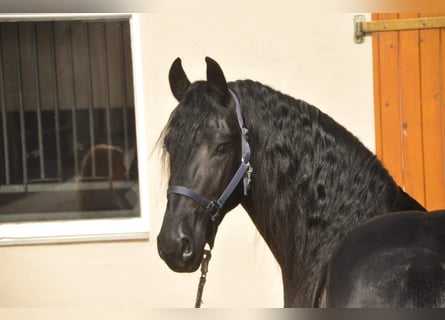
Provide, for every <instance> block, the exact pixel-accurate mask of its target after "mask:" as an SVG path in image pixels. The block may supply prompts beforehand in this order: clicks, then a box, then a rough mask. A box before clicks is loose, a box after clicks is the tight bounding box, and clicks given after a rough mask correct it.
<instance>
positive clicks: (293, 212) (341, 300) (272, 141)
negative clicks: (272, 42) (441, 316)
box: [158, 58, 445, 307]
mask: <svg viewBox="0 0 445 320" xmlns="http://www.w3.org/2000/svg"><path fill="white" fill-rule="evenodd" d="M206 62H207V81H197V82H194V83H190V81H189V80H188V79H187V76H186V75H185V72H184V70H183V68H182V66H181V61H180V59H179V58H178V59H176V61H175V62H174V63H173V65H172V67H171V69H170V73H169V79H170V86H171V89H172V92H173V94H174V96H175V97H176V98H177V100H178V101H179V105H178V106H177V108H176V109H175V110H174V111H173V112H172V114H171V117H170V120H169V123H168V124H167V126H166V128H165V129H164V131H163V134H162V135H161V138H162V139H163V142H164V148H165V151H166V155H167V156H168V159H169V165H170V178H169V189H168V203H167V208H166V213H165V216H164V221H163V224H162V228H161V231H160V234H159V236H158V250H159V254H160V256H161V257H162V258H163V259H164V260H165V262H166V263H167V264H168V266H169V267H170V268H171V269H172V270H174V271H177V272H193V271H195V270H197V268H198V267H199V265H200V262H201V259H202V255H203V248H204V247H205V244H206V243H209V244H210V245H212V244H213V241H214V237H215V233H216V228H217V226H218V224H219V223H220V221H221V219H222V218H223V217H224V215H225V214H226V213H227V212H228V211H230V210H231V209H232V208H234V207H235V206H237V205H238V204H241V205H242V206H243V207H244V209H245V210H246V211H247V213H248V214H249V216H250V218H251V219H252V221H253V223H254V224H255V226H256V227H257V229H258V230H259V232H260V233H261V235H262V237H263V238H264V239H265V241H266V243H267V244H268V246H269V247H270V249H271V251H272V253H273V255H274V256H275V258H276V260H277V261H278V263H279V264H280V266H281V270H282V278H283V287H284V306H285V307H310V306H368V307H370V306H400V307H404V306H427V305H435V306H442V305H444V301H445V282H444V281H443V279H444V275H445V273H444V270H443V267H442V265H444V263H445V218H444V216H445V211H442V212H438V213H434V214H433V213H431V214H425V213H424V211H425V209H424V208H423V207H422V206H421V205H420V204H419V203H418V202H417V201H416V200H414V199H413V198H411V197H410V196H409V195H408V194H406V193H405V192H404V191H403V190H402V189H400V188H399V187H398V186H397V185H396V183H395V182H394V180H393V179H392V178H391V176H390V175H389V174H388V172H387V170H386V169H385V168H384V167H383V166H382V164H381V162H380V161H379V160H378V159H377V158H376V157H375V156H374V155H373V154H372V153H371V152H370V151H369V150H368V149H367V148H366V147H365V146H364V145H363V144H362V143H361V142H360V141H359V140H358V139H357V138H356V137H354V136H353V135H352V134H351V133H349V132H348V131H347V130H346V129H345V128H343V127H342V126H340V125H339V124H338V123H336V122H335V121H334V120H333V119H331V118H330V117H329V116H327V115H326V114H324V113H322V112H321V111H320V110H318V109H317V108H315V107H313V106H311V105H309V104H308V103H306V102H304V101H301V100H296V99H294V98H292V97H290V96H287V95H285V94H282V93H280V92H278V91H275V90H273V89H271V88H269V87H267V86H265V85H263V84H260V83H258V82H254V81H251V80H242V81H235V82H230V83H227V82H226V80H225V77H224V74H223V72H222V70H221V68H220V67H219V65H218V64H217V63H216V62H215V61H214V60H212V59H210V58H206ZM250 150H251V152H250ZM240 159H241V161H240ZM232 177H233V178H232ZM221 194H222V195H221ZM220 195H221V196H220ZM208 199H217V200H213V201H210V200H208ZM407 210H417V211H416V212H411V213H407V212H404V213H398V214H388V215H383V214H384V213H390V212H395V211H407ZM377 215H381V217H379V218H375V217H376V216H377ZM371 218H372V219H371ZM370 219H371V220H370ZM368 220H370V221H369V222H367V221H368ZM365 222H367V223H365ZM342 240H343V241H342Z"/></svg>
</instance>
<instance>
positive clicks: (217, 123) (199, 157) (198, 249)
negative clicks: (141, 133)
mask: <svg viewBox="0 0 445 320" xmlns="http://www.w3.org/2000/svg"><path fill="white" fill-rule="evenodd" d="M206 63H207V81H197V82H194V83H191V82H190V81H189V80H188V78H187V76H186V74H185V72H184V70H183V68H182V65H181V60H180V59H179V58H178V59H176V60H175V61H174V63H173V64H172V66H171V68H170V72H169V81H170V88H171V90H172V93H173V95H174V96H175V98H176V99H177V100H178V102H179V104H178V106H177V107H176V108H175V109H174V111H173V112H172V114H171V116H170V119H169V122H168V124H167V126H166V128H165V130H164V138H163V143H164V148H165V152H166V154H167V156H168V159H169V170H170V172H169V173H170V177H169V189H168V198H167V199H168V202H167V207H166V211H165V215H164V220H163V223H162V227H161V231H160V233H159V235H158V251H159V254H160V256H161V258H162V259H164V260H165V262H166V263H167V265H168V266H169V267H170V268H171V269H172V270H174V271H177V272H193V271H195V270H196V269H197V268H198V267H199V264H200V262H201V258H202V254H203V250H204V247H205V245H206V243H209V244H210V245H211V246H212V245H213V241H214V237H215V233H216V228H217V226H218V225H219V223H220V222H221V219H222V218H223V216H224V215H225V214H226V213H227V212H228V211H229V210H230V209H232V208H233V207H234V206H236V205H237V204H238V203H239V201H240V197H241V196H242V183H240V181H241V180H242V179H241V180H240V181H234V180H233V179H232V177H233V176H234V174H236V173H237V172H238V171H239V170H237V168H238V167H239V164H240V159H241V157H242V153H243V151H242V149H243V147H242V142H243V139H242V138H241V136H242V130H240V126H239V123H238V120H237V113H236V106H237V101H236V100H237V98H236V96H235V95H234V94H233V92H231V91H230V89H229V88H228V85H227V82H226V80H225V77H224V74H223V72H222V70H221V68H220V66H219V65H218V64H217V63H216V62H215V61H214V60H212V59H210V58H206ZM238 105H239V103H238ZM243 176H244V174H243ZM231 179H232V180H231ZM233 181H234V182H233ZM230 184H232V185H233V186H232V187H231V188H232V189H233V190H230V194H229V195H227V199H224V201H220V199H221V198H222V196H221V195H222V194H224V193H226V192H225V191H227V188H228V187H227V186H228V185H230ZM207 199H210V200H207ZM212 200H216V201H212ZM226 200H227V201H226ZM212 206H213V207H212Z"/></svg>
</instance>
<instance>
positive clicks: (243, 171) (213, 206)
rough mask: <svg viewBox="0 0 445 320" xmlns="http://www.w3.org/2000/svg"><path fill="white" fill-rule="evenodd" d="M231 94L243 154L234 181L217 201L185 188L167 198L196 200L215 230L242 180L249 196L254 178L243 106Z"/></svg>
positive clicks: (169, 191) (171, 191) (177, 188)
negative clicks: (222, 210) (223, 210)
mask: <svg viewBox="0 0 445 320" xmlns="http://www.w3.org/2000/svg"><path fill="white" fill-rule="evenodd" d="M229 92H230V94H231V95H232V97H233V99H234V101H235V110H236V117H237V119H238V125H239V127H240V129H241V154H242V156H241V164H240V166H239V168H238V170H237V171H236V172H235V175H234V176H233V178H232V180H230V182H229V184H228V185H227V187H226V188H225V189H224V191H223V193H222V194H221V196H220V197H219V198H218V199H217V200H209V199H207V198H206V197H204V196H202V195H200V194H199V193H197V192H195V191H193V190H191V189H189V188H187V187H184V186H170V187H169V188H168V189H167V196H168V195H170V194H178V195H182V196H185V197H188V198H190V199H192V200H194V201H195V202H196V203H198V204H199V205H201V206H202V207H204V208H205V209H206V212H207V214H209V215H210V219H211V221H212V222H213V225H214V229H216V227H217V225H218V223H219V219H220V210H221V208H222V207H223V206H224V204H225V203H226V201H227V199H228V198H229V197H230V195H231V194H232V193H233V191H234V190H235V189H236V187H237V186H238V184H239V183H240V181H241V180H243V185H244V195H247V193H248V190H249V186H250V182H251V176H252V166H251V165H250V145H249V142H248V141H247V134H248V130H247V128H246V127H245V126H244V120H243V116H242V114H241V106H240V103H239V100H238V98H237V96H236V95H235V93H233V91H232V90H230V89H229ZM211 242H213V239H212V240H211ZM209 245H210V247H212V246H213V243H209Z"/></svg>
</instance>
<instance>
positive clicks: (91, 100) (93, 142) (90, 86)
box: [85, 23, 96, 177]
mask: <svg viewBox="0 0 445 320" xmlns="http://www.w3.org/2000/svg"><path fill="white" fill-rule="evenodd" d="M85 32H86V43H87V51H88V54H87V59H88V67H89V68H88V91H89V92H88V96H89V99H88V100H89V101H88V114H89V124H90V148H93V147H94V146H95V145H96V139H95V133H94V131H95V127H94V110H93V108H94V96H93V74H92V71H91V69H92V62H91V46H90V28H89V24H88V23H87V25H86V28H85ZM91 175H92V177H96V154H95V152H92V153H91Z"/></svg>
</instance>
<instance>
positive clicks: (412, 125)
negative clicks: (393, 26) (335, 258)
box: [399, 14, 425, 205]
mask: <svg viewBox="0 0 445 320" xmlns="http://www.w3.org/2000/svg"><path fill="white" fill-rule="evenodd" d="M418 16H419V15H418V14H400V16H399V18H400V19H409V18H418ZM419 35H420V34H419V31H418V30H413V31H402V32H400V34H399V42H400V50H399V63H400V67H399V70H400V71H399V74H400V77H399V79H400V104H401V116H402V123H401V125H402V127H401V137H402V152H403V163H401V164H400V165H401V166H403V167H402V170H403V180H404V188H405V191H406V192H407V193H408V194H410V195H411V196H412V197H414V198H415V199H416V200H417V201H419V202H420V203H422V204H423V205H425V178H424V170H423V167H424V165H423V139H422V136H423V134H422V109H421V104H422V101H421V91H420V88H421V84H420V59H419V55H420V49H419Z"/></svg>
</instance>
